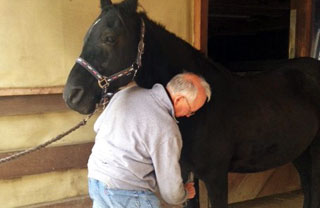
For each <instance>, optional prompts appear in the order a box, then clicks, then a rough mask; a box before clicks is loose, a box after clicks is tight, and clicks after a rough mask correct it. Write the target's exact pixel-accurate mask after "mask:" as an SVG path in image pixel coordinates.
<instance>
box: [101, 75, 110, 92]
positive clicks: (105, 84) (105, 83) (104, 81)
mask: <svg viewBox="0 0 320 208" xmlns="http://www.w3.org/2000/svg"><path fill="white" fill-rule="evenodd" d="M98 85H99V87H100V88H102V89H106V88H107V87H109V85H110V83H109V82H108V80H107V77H105V76H103V77H102V78H101V79H99V80H98Z"/></svg>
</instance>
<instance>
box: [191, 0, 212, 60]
mask: <svg viewBox="0 0 320 208" xmlns="http://www.w3.org/2000/svg"><path fill="white" fill-rule="evenodd" d="M208 5H209V1H208V0H194V44H193V45H194V47H195V48H197V49H199V50H200V51H202V52H203V53H205V54H207V47H208V10H209V9H208Z"/></svg>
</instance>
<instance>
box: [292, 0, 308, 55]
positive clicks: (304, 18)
mask: <svg viewBox="0 0 320 208" xmlns="http://www.w3.org/2000/svg"><path fill="white" fill-rule="evenodd" d="M291 9H293V10H294V9H295V10H296V11H297V16H296V20H297V22H296V41H295V57H305V56H310V50H311V36H312V34H311V27H312V25H311V24H312V0H304V1H301V0H292V2H291Z"/></svg>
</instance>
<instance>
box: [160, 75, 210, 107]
mask: <svg viewBox="0 0 320 208" xmlns="http://www.w3.org/2000/svg"><path fill="white" fill-rule="evenodd" d="M186 75H195V74H194V73H191V72H184V73H181V74H177V75H176V76H174V77H173V78H172V79H171V80H170V81H169V82H168V84H167V86H166V87H167V88H168V90H169V91H170V92H171V93H172V94H174V95H175V94H180V95H182V96H184V97H186V98H187V99H188V100H190V101H191V102H193V101H194V100H195V99H196V97H197V93H198V89H197V87H196V86H195V85H194V84H193V82H192V81H191V80H189V79H186V77H185V76H186ZM196 76H198V77H199V78H200V84H201V85H202V87H203V88H204V90H205V92H206V95H207V102H209V100H210V98H211V89H210V85H209V84H208V83H207V82H206V80H205V79H204V78H203V77H201V76H199V75H196Z"/></svg>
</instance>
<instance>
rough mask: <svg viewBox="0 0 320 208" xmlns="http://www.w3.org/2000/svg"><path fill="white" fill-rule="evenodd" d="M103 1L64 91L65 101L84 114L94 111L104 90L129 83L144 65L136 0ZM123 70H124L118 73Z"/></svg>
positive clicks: (110, 89) (111, 90) (109, 90)
mask: <svg viewBox="0 0 320 208" xmlns="http://www.w3.org/2000/svg"><path fill="white" fill-rule="evenodd" d="M100 2H101V14H100V15H99V16H98V18H97V19H96V20H95V22H94V23H93V24H92V25H91V27H90V28H89V30H88V32H87V34H86V36H85V38H84V45H83V48H82V52H81V54H80V57H79V58H78V60H77V62H76V63H75V65H74V66H73V67H72V70H71V72H70V74H69V77H68V80H67V83H66V85H65V88H64V93H63V98H64V100H65V102H66V104H67V105H68V106H69V107H70V108H71V109H73V110H75V111H78V112H79V113H82V114H88V113H91V112H93V111H94V109H95V107H96V104H97V103H98V102H99V101H100V99H101V97H102V91H105V93H107V92H111V93H112V92H115V91H116V90H117V89H118V88H119V87H121V86H124V85H126V84H128V83H129V82H130V81H131V80H132V79H133V78H134V75H135V74H136V71H135V70H136V69H137V68H139V67H140V66H139V64H140V65H141V63H137V62H139V61H141V55H142V54H141V53H142V52H141V51H140V52H138V50H137V49H138V44H139V40H140V42H141V39H143V37H142V32H143V31H142V30H141V27H142V23H141V21H139V16H138V14H137V12H136V9H137V0H124V1H123V2H121V3H118V4H112V2H111V1H110V0H101V1H100ZM140 31H141V32H140ZM140 34H141V35H140ZM142 42H143V40H142ZM140 50H141V47H140ZM142 50H143V49H142ZM139 53H140V54H139ZM139 58H140V60H139ZM125 69H127V70H125ZM130 69H131V70H130ZM123 70H124V73H122V74H119V73H118V72H121V71H123ZM117 73H118V74H117ZM114 74H116V75H115V76H113V75H114ZM122 75H126V76H122ZM118 77H119V79H117V78H118ZM97 79H98V80H99V79H100V80H99V81H98V80H97ZM111 79H112V81H111ZM101 87H104V89H102V88H101Z"/></svg>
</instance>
